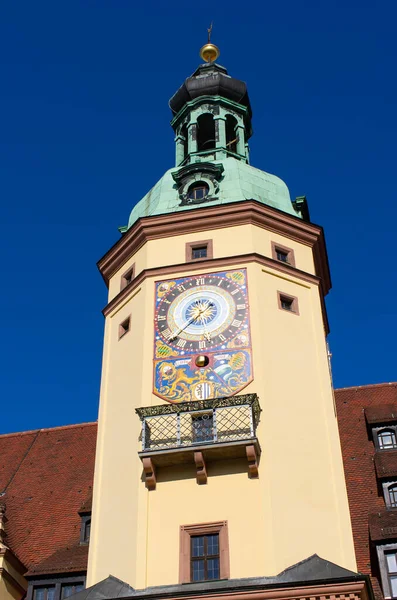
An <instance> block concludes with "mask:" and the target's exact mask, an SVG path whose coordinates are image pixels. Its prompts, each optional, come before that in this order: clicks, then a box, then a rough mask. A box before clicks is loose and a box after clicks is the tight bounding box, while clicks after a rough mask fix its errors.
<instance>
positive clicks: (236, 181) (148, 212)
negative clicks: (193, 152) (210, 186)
mask: <svg viewBox="0 0 397 600" xmlns="http://www.w3.org/2000/svg"><path fill="white" fill-rule="evenodd" d="M199 165H200V163H198V168H199ZM214 165H215V166H217V167H219V170H222V167H223V170H222V174H221V178H220V181H219V190H218V192H217V193H216V199H215V198H214V199H213V200H206V201H203V202H202V203H200V204H198V205H197V204H183V203H182V202H181V198H180V195H179V193H178V184H177V183H176V182H175V180H174V177H173V176H172V175H173V174H175V173H177V172H178V169H175V168H174V169H169V170H168V171H166V173H165V174H164V175H163V177H162V178H161V179H160V180H159V181H158V182H157V183H156V185H155V186H154V187H153V188H152V189H151V190H150V192H148V193H147V194H146V196H144V197H143V198H142V200H140V201H139V202H138V203H137V204H136V205H135V206H134V208H133V209H132V212H131V214H130V218H129V221H128V228H130V227H131V226H132V225H133V224H134V223H135V222H136V221H137V220H138V219H140V218H141V217H150V216H153V215H164V214H169V213H177V212H181V211H185V210H191V209H197V208H198V207H199V206H203V207H204V206H205V207H207V206H216V205H219V204H228V203H230V202H242V201H244V200H257V201H258V202H262V203H263V204H266V205H267V206H272V207H273V208H277V209H279V210H282V211H283V212H285V213H288V214H290V215H294V216H297V217H299V216H301V215H300V213H299V212H298V211H297V210H295V208H294V206H293V204H292V202H291V199H290V195H289V191H288V188H287V186H286V184H285V183H284V182H283V181H282V180H281V179H279V178H278V177H276V176H275V175H270V174H269V173H265V171H261V170H259V169H256V168H255V167H252V166H250V165H248V164H247V163H245V162H242V161H240V160H238V159H235V158H232V157H230V158H227V159H225V160H223V161H216V163H214ZM182 169H183V167H182V168H180V169H179V170H182ZM201 179H202V177H200V180H201Z"/></svg>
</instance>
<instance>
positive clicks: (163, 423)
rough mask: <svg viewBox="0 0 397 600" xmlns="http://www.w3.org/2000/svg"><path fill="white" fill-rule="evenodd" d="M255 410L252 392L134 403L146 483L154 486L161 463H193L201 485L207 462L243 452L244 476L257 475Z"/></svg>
mask: <svg viewBox="0 0 397 600" xmlns="http://www.w3.org/2000/svg"><path fill="white" fill-rule="evenodd" d="M260 412H261V408H260V406H259V401H258V397H257V395H256V394H245V395H241V396H232V397H230V398H216V399H213V400H198V401H195V402H181V403H179V404H161V405H160V406H150V407H144V408H137V409H136V413H137V414H138V415H139V418H140V419H141V421H142V433H141V441H142V450H141V452H139V457H140V459H141V460H142V464H143V469H144V473H145V480H146V487H147V488H148V489H155V487H156V471H157V469H158V468H160V467H169V466H173V465H180V464H189V463H190V464H194V465H195V467H196V479H197V483H198V484H205V483H207V467H206V465H207V463H209V462H213V461H218V460H224V459H233V458H234V459H236V458H242V457H245V458H246V459H247V462H248V475H249V477H252V478H254V477H258V458H259V456H260V445H259V442H258V440H257V438H256V428H257V426H258V423H259V415H260Z"/></svg>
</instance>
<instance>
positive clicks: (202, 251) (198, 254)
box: [192, 246, 207, 260]
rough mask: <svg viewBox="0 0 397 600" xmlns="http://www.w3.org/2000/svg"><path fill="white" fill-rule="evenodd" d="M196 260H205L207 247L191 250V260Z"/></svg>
mask: <svg viewBox="0 0 397 600" xmlns="http://www.w3.org/2000/svg"><path fill="white" fill-rule="evenodd" d="M197 258H207V246H199V247H198V248H192V260H196V259H197Z"/></svg>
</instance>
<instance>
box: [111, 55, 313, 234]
mask: <svg viewBox="0 0 397 600" xmlns="http://www.w3.org/2000/svg"><path fill="white" fill-rule="evenodd" d="M170 108H171V110H172V113H173V118H172V121H171V126H172V128H173V130H174V132H175V165H176V166H175V167H174V168H173V169H170V170H169V171H167V172H166V173H165V174H164V175H163V177H162V178H161V179H160V181H158V182H157V183H156V185H155V186H154V187H153V188H152V189H151V190H150V192H148V193H147V194H146V196H144V197H143V198H142V200H140V201H139V202H138V203H137V204H136V205H135V206H134V208H133V210H132V212H131V215H130V218H129V221H128V225H127V227H122V228H120V231H121V232H125V231H126V230H127V229H129V228H130V227H131V226H132V225H134V223H135V222H136V221H137V220H138V219H140V218H141V217H150V216H153V215H166V214H172V213H178V212H182V211H186V210H192V209H199V208H200V207H201V206H202V207H209V206H218V205H220V204H230V203H231V202H243V201H244V200H256V201H257V202H261V203H262V204H266V205H267V206H271V207H273V208H276V209H278V210H281V211H283V212H284V213H287V214H289V215H293V216H295V217H300V218H304V219H308V218H309V217H308V210H307V205H306V200H305V198H303V197H302V198H297V199H296V200H295V201H293V202H292V201H291V198H290V195H289V191H288V188H287V186H286V185H285V183H284V182H283V181H282V180H281V179H279V178H278V177H276V176H275V175H270V174H269V173H265V172H264V171H261V170H259V169H256V168H255V167H252V166H250V164H249V147H248V140H249V138H250V137H251V135H252V125H251V117H252V111H251V104H250V100H249V97H248V91H247V86H246V84H245V83H244V82H243V81H240V80H238V79H234V78H233V77H231V76H230V75H229V74H228V72H227V70H226V69H225V68H224V67H222V66H221V65H218V64H215V63H209V64H206V65H201V66H200V67H199V68H198V69H197V70H196V71H195V72H194V73H193V75H192V76H191V77H188V78H187V79H186V80H185V82H184V84H183V85H182V86H181V87H180V88H179V90H177V92H176V93H175V94H174V96H173V97H172V98H171V100H170Z"/></svg>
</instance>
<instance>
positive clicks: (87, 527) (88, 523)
mask: <svg viewBox="0 0 397 600" xmlns="http://www.w3.org/2000/svg"><path fill="white" fill-rule="evenodd" d="M90 535H91V519H88V520H87V521H86V522H85V523H84V533H83V541H84V542H86V543H87V544H88V542H89V541H90Z"/></svg>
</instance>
